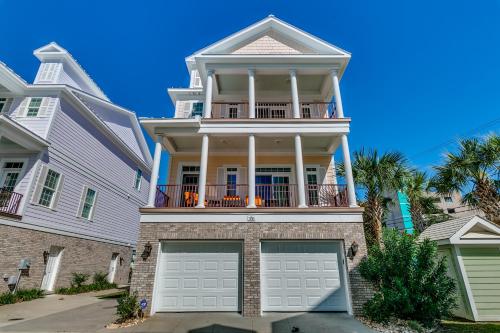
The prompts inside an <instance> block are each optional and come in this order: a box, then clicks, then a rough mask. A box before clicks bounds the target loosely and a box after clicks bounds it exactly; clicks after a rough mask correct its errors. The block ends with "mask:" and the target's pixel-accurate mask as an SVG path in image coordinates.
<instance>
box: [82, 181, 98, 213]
mask: <svg viewBox="0 0 500 333" xmlns="http://www.w3.org/2000/svg"><path fill="white" fill-rule="evenodd" d="M84 194H85V197H84V199H83V206H82V212H81V214H80V217H83V218H84V219H87V220H90V219H92V216H93V215H94V205H95V198H96V191H95V190H93V189H91V188H85V190H84Z"/></svg>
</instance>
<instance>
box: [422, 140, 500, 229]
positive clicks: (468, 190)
mask: <svg viewBox="0 0 500 333" xmlns="http://www.w3.org/2000/svg"><path fill="white" fill-rule="evenodd" d="M434 169H435V170H436V175H435V176H434V177H433V179H432V181H431V185H432V187H434V188H435V189H436V191H437V192H438V193H440V194H449V193H451V192H453V191H459V192H463V193H465V194H464V197H463V201H464V203H467V204H469V205H470V206H472V207H476V208H478V209H480V210H482V211H483V212H484V214H485V215H486V218H487V219H488V220H490V221H493V222H495V223H497V224H500V194H499V189H500V186H499V185H500V181H499V174H500V136H498V135H496V134H494V135H491V136H489V137H488V138H486V139H485V140H483V141H479V140H478V139H464V140H460V142H459V148H458V152H456V153H447V154H446V157H445V161H444V164H443V165H441V166H436V167H434Z"/></svg>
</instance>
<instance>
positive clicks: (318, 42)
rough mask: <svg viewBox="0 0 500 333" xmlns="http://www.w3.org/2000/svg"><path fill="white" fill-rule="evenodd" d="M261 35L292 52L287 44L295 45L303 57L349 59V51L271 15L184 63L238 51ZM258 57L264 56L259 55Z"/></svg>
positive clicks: (197, 53) (199, 52)
mask: <svg viewBox="0 0 500 333" xmlns="http://www.w3.org/2000/svg"><path fill="white" fill-rule="evenodd" d="M263 36H267V39H269V38H271V39H273V40H278V42H279V43H281V44H284V45H286V46H288V47H290V48H291V49H294V47H292V45H290V44H294V45H293V46H296V47H301V48H302V50H296V51H301V53H303V54H312V55H332V56H338V57H345V58H350V56H351V55H350V53H349V52H347V51H345V50H343V49H341V48H339V47H337V46H335V45H332V44H330V43H328V42H325V41H324V40H322V39H320V38H318V37H316V36H313V35H311V34H309V33H307V32H305V31H303V30H300V29H299V28H297V27H294V26H293V25H291V24H289V23H287V22H284V21H282V20H280V19H278V18H276V17H275V16H273V15H269V16H268V17H266V18H265V19H263V20H261V21H259V22H257V23H254V24H252V25H250V26H248V27H247V28H245V29H242V30H240V31H238V32H236V33H234V34H232V35H230V36H228V37H226V38H224V39H221V40H219V41H217V42H215V43H213V44H211V45H209V46H207V47H205V48H203V49H201V50H199V51H197V52H195V53H193V54H192V55H191V56H189V57H187V58H186V62H190V61H194V58H195V57H198V56H202V55H221V54H232V53H233V52H234V51H235V50H237V49H238V46H239V49H240V50H241V48H242V47H244V45H245V44H250V43H252V42H254V41H255V40H258V39H260V38H262V37H263ZM256 37H257V38H256ZM261 41H262V40H261ZM287 44H288V45H287ZM295 53H297V52H295ZM240 54H241V53H240ZM250 54H254V53H250ZM270 54H276V53H270ZM260 55H263V54H262V53H260Z"/></svg>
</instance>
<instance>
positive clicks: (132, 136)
mask: <svg viewBox="0 0 500 333" xmlns="http://www.w3.org/2000/svg"><path fill="white" fill-rule="evenodd" d="M34 54H35V56H36V57H37V58H38V59H39V60H40V61H41V64H40V67H39V70H38V73H37V75H36V78H35V80H34V82H33V83H32V84H30V83H27V82H26V81H24V80H23V79H21V78H20V77H19V76H18V75H16V74H15V73H14V72H13V71H12V70H10V69H9V68H8V67H7V66H6V65H5V64H3V63H0V274H1V275H2V276H3V277H4V279H5V280H8V279H9V278H11V282H12V280H13V279H15V278H12V277H15V276H17V275H18V272H19V271H18V268H19V264H20V261H21V260H23V259H26V260H27V261H25V262H27V263H28V266H29V269H28V270H25V271H23V274H22V275H21V279H20V287H22V288H28V287H41V288H42V289H45V290H47V291H52V290H54V289H55V288H57V287H60V286H67V285H68V284H69V281H70V279H71V273H72V272H81V273H89V274H92V273H95V272H98V271H100V272H104V273H108V272H109V274H108V280H110V281H116V282H118V283H125V282H127V278H128V273H129V264H130V260H131V254H132V248H133V247H135V242H136V239H137V236H138V229H139V212H138V207H141V206H144V205H145V204H146V202H147V195H148V192H149V181H150V173H151V165H152V159H151V156H150V153H149V151H148V147H147V145H146V141H145V139H144V137H143V135H142V132H141V129H140V125H139V123H138V121H137V118H136V116H135V114H134V113H133V112H132V111H129V110H126V109H124V108H122V107H120V106H118V105H116V104H114V103H112V102H111V101H110V100H109V99H108V98H107V97H106V95H104V93H103V92H102V91H101V89H100V88H99V87H98V86H97V85H96V83H95V82H94V81H93V80H92V79H91V78H90V76H89V75H88V74H87V73H86V72H85V71H84V70H83V68H82V67H81V66H80V65H79V64H78V63H77V62H76V61H75V59H74V58H73V57H72V56H71V54H70V53H69V52H68V51H66V50H65V49H63V48H62V47H60V46H59V45H57V44H56V43H50V44H48V45H46V46H44V47H42V48H40V49H37V50H35V52H34ZM6 289H7V283H3V282H2V283H0V290H6Z"/></svg>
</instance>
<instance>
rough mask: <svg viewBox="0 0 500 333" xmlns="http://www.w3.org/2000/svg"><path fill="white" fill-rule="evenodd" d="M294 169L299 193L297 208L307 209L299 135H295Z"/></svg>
mask: <svg viewBox="0 0 500 333" xmlns="http://www.w3.org/2000/svg"><path fill="white" fill-rule="evenodd" d="M295 169H296V170H295V174H296V176H297V189H298V192H299V193H298V194H299V208H307V204H306V190H305V182H304V161H303V159H302V139H301V137H300V135H299V134H295Z"/></svg>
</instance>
